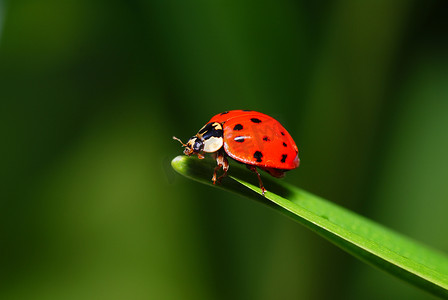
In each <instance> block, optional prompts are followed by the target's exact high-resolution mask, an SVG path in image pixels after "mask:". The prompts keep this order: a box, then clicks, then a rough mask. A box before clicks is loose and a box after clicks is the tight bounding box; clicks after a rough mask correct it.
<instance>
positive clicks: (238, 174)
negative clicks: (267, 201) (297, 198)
mask: <svg viewBox="0 0 448 300" xmlns="http://www.w3.org/2000/svg"><path fill="white" fill-rule="evenodd" d="M258 172H259V173H260V175H261V179H262V181H263V185H264V187H265V189H266V196H269V193H273V194H276V195H278V196H280V197H283V198H285V199H289V198H290V196H291V191H290V190H289V189H288V188H286V187H285V186H284V185H283V184H282V182H281V180H283V179H276V178H274V177H272V176H271V175H269V174H268V173H267V172H265V171H263V170H260V169H258ZM229 177H233V178H236V179H240V180H244V181H246V182H247V183H250V184H251V185H253V186H255V187H258V186H259V182H258V177H257V174H255V173H254V172H252V171H251V170H249V169H248V168H247V167H246V166H245V165H244V164H242V163H240V162H238V161H234V160H230V168H229V171H228V172H227V176H226V177H224V178H223V179H222V181H221V184H222V185H223V187H227V185H233V184H232V183H231V182H233V183H234V184H236V185H237V186H235V187H234V188H235V189H238V190H240V189H241V186H242V185H243V184H242V183H239V182H237V181H235V180H233V179H232V178H229ZM251 192H253V193H255V194H257V195H258V196H259V197H261V198H262V199H264V198H265V197H263V196H261V195H260V194H259V193H256V192H254V191H251Z"/></svg>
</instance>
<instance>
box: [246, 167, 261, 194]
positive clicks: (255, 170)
mask: <svg viewBox="0 0 448 300" xmlns="http://www.w3.org/2000/svg"><path fill="white" fill-rule="evenodd" d="M246 167H247V168H248V169H249V170H251V171H252V172H254V173H255V174H257V176H258V183H259V184H260V189H261V194H262V195H263V196H264V194H265V193H266V189H265V188H264V185H263V181H261V176H260V173H258V171H257V167H255V166H251V165H246Z"/></svg>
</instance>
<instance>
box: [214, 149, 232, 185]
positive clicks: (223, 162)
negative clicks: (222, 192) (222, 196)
mask: <svg viewBox="0 0 448 300" xmlns="http://www.w3.org/2000/svg"><path fill="white" fill-rule="evenodd" d="M215 159H216V164H217V166H216V167H215V170H214V172H213V177H212V181H213V184H216V182H218V183H221V179H222V178H223V177H224V176H226V175H227V170H229V162H228V161H227V159H226V157H225V155H224V153H223V152H221V151H219V152H217V153H216V154H215ZM221 167H222V170H223V171H224V173H223V174H222V175H221V176H219V177H218V178H216V172H218V170H219V169H221Z"/></svg>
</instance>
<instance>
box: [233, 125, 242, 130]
mask: <svg viewBox="0 0 448 300" xmlns="http://www.w3.org/2000/svg"><path fill="white" fill-rule="evenodd" d="M241 129H243V125H241V124H236V125H235V127H233V130H241Z"/></svg>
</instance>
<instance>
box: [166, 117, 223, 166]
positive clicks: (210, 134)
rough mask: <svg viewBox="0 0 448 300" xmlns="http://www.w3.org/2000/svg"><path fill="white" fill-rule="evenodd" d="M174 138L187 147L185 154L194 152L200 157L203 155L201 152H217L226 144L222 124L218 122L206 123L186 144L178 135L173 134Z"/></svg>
mask: <svg viewBox="0 0 448 300" xmlns="http://www.w3.org/2000/svg"><path fill="white" fill-rule="evenodd" d="M173 139H175V140H177V141H179V142H180V143H181V144H182V146H184V147H185V149H184V154H185V155H188V156H190V155H192V154H197V155H198V157H199V158H201V157H203V156H202V155H201V154H200V152H208V153H212V152H216V151H218V150H219V149H221V148H222V145H223V144H224V141H223V131H222V125H221V124H220V123H217V122H213V123H208V124H206V125H205V126H204V127H202V128H201V130H199V132H198V133H197V134H196V135H195V136H193V137H191V138H190V139H189V140H188V142H187V143H186V144H184V143H183V142H182V141H181V140H180V139H178V138H177V137H174V136H173Z"/></svg>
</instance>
